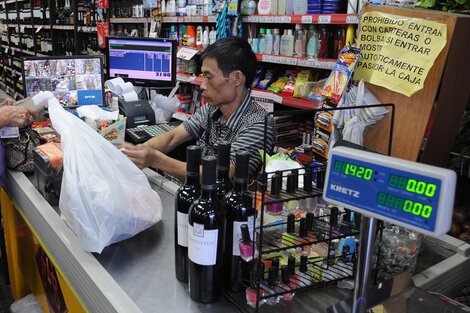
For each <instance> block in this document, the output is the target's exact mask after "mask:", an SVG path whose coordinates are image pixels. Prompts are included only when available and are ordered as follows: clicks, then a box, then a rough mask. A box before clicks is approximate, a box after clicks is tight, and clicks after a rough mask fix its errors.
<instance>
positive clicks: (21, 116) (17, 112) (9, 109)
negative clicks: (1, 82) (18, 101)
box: [0, 106, 33, 128]
mask: <svg viewBox="0 0 470 313" xmlns="http://www.w3.org/2000/svg"><path fill="white" fill-rule="evenodd" d="M32 119H33V114H32V112H31V111H30V110H29V109H28V108H25V107H21V106H3V107H1V108H0V128H1V127H4V126H18V127H22V126H25V125H27V124H28V123H29V122H31V121H32Z"/></svg>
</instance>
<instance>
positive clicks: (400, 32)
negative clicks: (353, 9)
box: [354, 12, 447, 97]
mask: <svg viewBox="0 0 470 313" xmlns="http://www.w3.org/2000/svg"><path fill="white" fill-rule="evenodd" d="M446 41H447V25H445V24H442V23H437V22H432V21H428V20H424V19H420V18H410V17H404V16H398V15H393V14H386V13H381V12H366V13H364V14H363V15H362V18H361V23H360V24H359V34H358V38H357V46H358V47H360V48H361V49H362V57H363V58H362V60H361V61H360V62H359V63H358V65H357V67H356V71H355V74H354V79H355V80H360V79H361V78H363V79H364V80H365V81H366V82H369V83H371V84H374V85H379V86H382V87H385V88H387V89H390V90H393V91H396V92H399V93H401V94H404V95H406V96H408V97H410V96H412V95H413V94H414V93H415V92H417V91H418V90H420V89H421V88H423V85H424V81H425V80H426V76H427V75H428V72H429V69H430V68H431V67H432V65H433V64H434V60H436V58H437V56H438V55H439V53H440V52H441V50H442V48H444V46H445V44H446Z"/></svg>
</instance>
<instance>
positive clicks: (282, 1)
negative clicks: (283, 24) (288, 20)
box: [277, 0, 287, 15]
mask: <svg viewBox="0 0 470 313" xmlns="http://www.w3.org/2000/svg"><path fill="white" fill-rule="evenodd" d="M286 6H287V0H278V1H277V14H279V15H283V14H286Z"/></svg>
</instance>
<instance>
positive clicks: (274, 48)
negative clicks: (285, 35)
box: [273, 28, 281, 55]
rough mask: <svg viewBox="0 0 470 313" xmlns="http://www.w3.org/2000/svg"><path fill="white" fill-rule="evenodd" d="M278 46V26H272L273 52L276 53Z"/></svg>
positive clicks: (279, 42) (279, 41)
mask: <svg viewBox="0 0 470 313" xmlns="http://www.w3.org/2000/svg"><path fill="white" fill-rule="evenodd" d="M280 47H281V35H279V28H274V35H273V54H276V55H278V54H279V49H280Z"/></svg>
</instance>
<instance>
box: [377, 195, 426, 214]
mask: <svg viewBox="0 0 470 313" xmlns="http://www.w3.org/2000/svg"><path fill="white" fill-rule="evenodd" d="M377 204H379V205H383V206H386V207H388V208H391V209H397V210H402V211H404V212H407V213H411V214H413V215H416V216H421V217H423V218H426V219H428V218H430V217H431V214H432V211H433V209H432V206H430V205H427V204H422V203H420V202H416V201H411V200H408V199H403V198H400V197H397V196H392V195H389V194H387V193H384V192H379V193H378V196H377Z"/></svg>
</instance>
